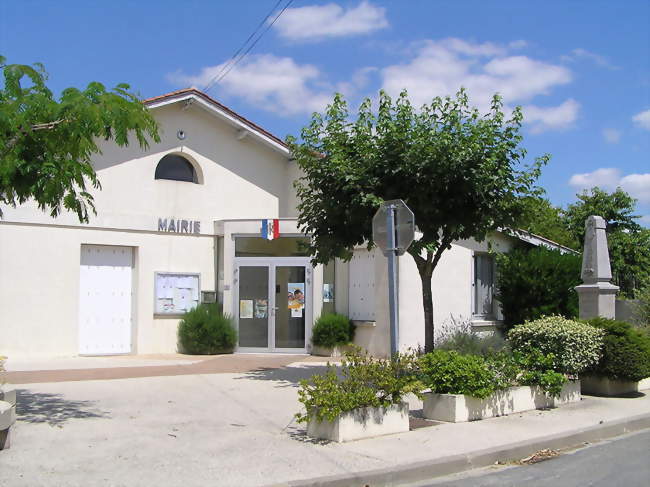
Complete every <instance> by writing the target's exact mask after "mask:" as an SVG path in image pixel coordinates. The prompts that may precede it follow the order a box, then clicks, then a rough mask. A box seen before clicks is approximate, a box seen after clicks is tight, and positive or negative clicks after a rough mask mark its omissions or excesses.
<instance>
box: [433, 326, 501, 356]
mask: <svg viewBox="0 0 650 487" xmlns="http://www.w3.org/2000/svg"><path fill="white" fill-rule="evenodd" d="M506 346H507V343H506V341H505V339H504V338H503V336H502V335H501V333H500V332H498V331H497V332H494V333H477V332H475V331H474V330H473V328H472V323H471V322H470V321H465V322H462V323H458V322H456V321H453V322H452V323H451V324H450V325H449V326H443V327H441V332H440V333H439V334H438V336H437V338H436V348H437V349H438V350H449V351H451V350H453V351H455V352H458V353H460V354H465V355H483V356H486V355H490V354H492V353H495V352H498V351H500V350H502V349H504V348H506Z"/></svg>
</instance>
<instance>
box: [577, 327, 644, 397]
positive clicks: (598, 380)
mask: <svg viewBox="0 0 650 487" xmlns="http://www.w3.org/2000/svg"><path fill="white" fill-rule="evenodd" d="M587 323H589V324H590V325H591V326H594V327H595V328H598V329H600V330H603V331H604V332H605V337H604V339H603V348H602V356H601V358H600V360H599V361H598V363H597V364H595V365H594V366H592V367H591V368H589V370H587V371H586V372H585V374H584V375H583V376H581V384H582V392H583V393H585V394H598V395H603V396H616V395H621V394H629V393H631V392H637V391H639V390H643V389H650V337H649V336H648V335H646V334H644V333H643V332H641V331H639V330H637V329H635V328H634V327H633V326H632V325H630V324H629V323H626V322H623V321H616V320H611V319H607V318H594V319H591V320H588V321H587Z"/></svg>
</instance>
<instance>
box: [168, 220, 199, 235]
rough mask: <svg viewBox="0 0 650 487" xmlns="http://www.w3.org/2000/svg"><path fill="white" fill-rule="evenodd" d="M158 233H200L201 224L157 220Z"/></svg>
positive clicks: (190, 221) (188, 221)
mask: <svg viewBox="0 0 650 487" xmlns="http://www.w3.org/2000/svg"><path fill="white" fill-rule="evenodd" d="M158 231H159V232H171V233H194V234H199V233H201V222H197V221H195V220H180V219H177V218H158Z"/></svg>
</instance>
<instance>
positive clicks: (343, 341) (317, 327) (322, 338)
mask: <svg viewBox="0 0 650 487" xmlns="http://www.w3.org/2000/svg"><path fill="white" fill-rule="evenodd" d="M353 339H354V324H353V323H352V321H350V319H349V318H348V317H347V316H343V315H340V314H336V313H326V314H323V315H321V316H320V317H319V318H318V319H317V320H316V323H315V324H314V328H313V329H312V342H313V343H314V345H318V346H320V347H328V348H333V347H335V346H337V345H347V344H348V343H350V342H351V341H352V340H353Z"/></svg>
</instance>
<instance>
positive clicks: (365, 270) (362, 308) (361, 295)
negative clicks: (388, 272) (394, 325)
mask: <svg viewBox="0 0 650 487" xmlns="http://www.w3.org/2000/svg"><path fill="white" fill-rule="evenodd" d="M349 303H350V319H352V320H360V321H374V320H375V252H368V251H367V250H365V249H364V250H355V251H354V253H353V255H352V260H350V293H349Z"/></svg>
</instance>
